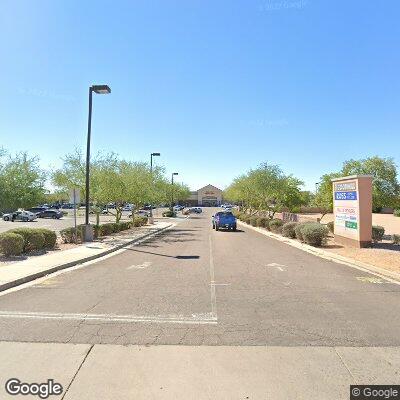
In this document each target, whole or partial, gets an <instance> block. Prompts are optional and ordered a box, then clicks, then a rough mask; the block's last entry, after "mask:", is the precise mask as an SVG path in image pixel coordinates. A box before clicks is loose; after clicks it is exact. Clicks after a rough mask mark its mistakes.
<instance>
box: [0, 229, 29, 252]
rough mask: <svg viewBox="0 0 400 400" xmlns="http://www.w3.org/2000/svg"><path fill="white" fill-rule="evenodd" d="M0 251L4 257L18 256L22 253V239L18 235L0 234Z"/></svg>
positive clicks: (10, 233)
mask: <svg viewBox="0 0 400 400" xmlns="http://www.w3.org/2000/svg"><path fill="white" fill-rule="evenodd" d="M0 251H1V252H2V253H3V254H4V255H5V256H6V257H9V256H19V255H21V254H22V252H23V251H24V238H23V237H22V236H21V235H19V234H18V233H12V232H4V233H2V234H0Z"/></svg>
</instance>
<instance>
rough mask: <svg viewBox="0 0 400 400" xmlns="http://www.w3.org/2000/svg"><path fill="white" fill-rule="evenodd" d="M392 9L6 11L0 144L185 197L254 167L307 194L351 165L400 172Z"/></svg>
mask: <svg viewBox="0 0 400 400" xmlns="http://www.w3.org/2000/svg"><path fill="white" fill-rule="evenodd" d="M399 17H400V3H399V2H398V1H397V0H385V1H365V0H362V1H361V0H352V1H348V0H346V1H341V0H336V1H329V0H326V1H325V0H261V1H250V0H248V1H215V0H214V1H204V0H202V1H191V0H189V1H183V0H182V1H167V0H164V1H148V0H147V1H117V0H116V1H99V0H96V1H76V0H68V1H66V0H64V1H61V0H59V1H54V0H49V1H42V0H35V1H31V0H26V1H22V0H3V1H2V6H1V13H0V76H1V89H2V90H1V95H0V146H3V147H4V148H6V149H8V150H10V151H12V152H15V151H21V150H28V151H29V152H30V153H32V154H37V155H38V156H39V157H40V159H41V163H42V165H43V166H44V167H48V166H53V167H56V166H59V165H60V164H61V157H62V156H63V155H65V154H66V153H68V152H71V151H73V149H74V147H81V148H82V149H83V148H84V146H85V139H86V125H87V91H88V87H89V85H91V84H96V83H97V84H100V83H106V84H109V85H110V87H111V89H112V94H111V95H109V96H95V97H94V111H93V141H92V150H93V151H94V152H96V151H98V150H103V151H107V150H108V151H114V152H117V153H118V154H120V155H121V157H124V158H128V159H133V160H147V159H148V154H149V153H150V152H151V151H160V152H161V153H162V157H161V159H159V160H157V162H160V163H162V164H163V165H165V167H166V168H167V171H168V173H170V172H172V171H178V172H179V173H180V177H179V178H180V179H181V180H182V181H184V182H186V183H188V184H189V185H190V186H191V187H192V188H194V189H196V188H198V187H200V186H203V185H205V184H207V183H211V184H214V185H216V186H220V187H225V186H226V185H227V184H229V183H230V181H231V180H232V179H233V178H234V177H235V176H237V175H239V174H241V173H242V172H244V171H246V170H248V169H249V168H251V167H255V166H257V165H258V164H259V163H261V162H265V161H266V162H270V163H274V164H280V165H281V166H282V168H283V169H284V170H285V172H287V173H292V174H294V175H295V176H297V177H299V178H301V179H302V180H304V181H305V182H306V186H305V187H306V188H308V189H314V183H315V182H317V181H318V179H319V177H320V176H321V175H322V174H323V173H326V172H331V171H334V170H337V169H339V168H340V166H341V164H342V162H343V161H344V160H347V159H349V158H363V157H367V156H371V155H380V156H384V157H393V158H394V159H395V160H396V162H397V163H398V164H400V145H399V115H400V79H399V74H400V73H399V71H400V52H399V43H400V24H399V23H398V21H399Z"/></svg>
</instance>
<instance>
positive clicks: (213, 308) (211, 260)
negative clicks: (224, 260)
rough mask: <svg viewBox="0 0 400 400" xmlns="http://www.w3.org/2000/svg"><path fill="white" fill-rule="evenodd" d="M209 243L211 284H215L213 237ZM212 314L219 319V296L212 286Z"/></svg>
mask: <svg viewBox="0 0 400 400" xmlns="http://www.w3.org/2000/svg"><path fill="white" fill-rule="evenodd" d="M208 239H209V240H208V243H209V246H210V279H211V282H210V283H213V282H215V272H214V256H213V251H212V240H211V235H210V236H209V237H208ZM211 314H212V315H213V316H214V317H215V318H217V296H216V294H215V285H211Z"/></svg>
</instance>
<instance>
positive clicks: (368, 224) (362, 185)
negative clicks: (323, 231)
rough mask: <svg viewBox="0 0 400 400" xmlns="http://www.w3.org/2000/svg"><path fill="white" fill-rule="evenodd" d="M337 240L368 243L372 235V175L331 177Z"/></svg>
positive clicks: (362, 245) (365, 245)
mask: <svg viewBox="0 0 400 400" xmlns="http://www.w3.org/2000/svg"><path fill="white" fill-rule="evenodd" d="M332 182H333V213H334V224H335V228H334V232H335V242H338V243H341V244H344V245H349V246H353V247H369V246H370V245H371V235H372V176H370V175H353V176H346V177H343V178H336V179H332Z"/></svg>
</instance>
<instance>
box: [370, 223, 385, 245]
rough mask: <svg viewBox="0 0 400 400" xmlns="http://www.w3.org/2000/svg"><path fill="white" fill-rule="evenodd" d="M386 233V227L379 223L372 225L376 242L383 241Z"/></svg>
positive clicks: (373, 237)
mask: <svg viewBox="0 0 400 400" xmlns="http://www.w3.org/2000/svg"><path fill="white" fill-rule="evenodd" d="M384 234H385V228H384V227H383V226H379V225H373V226H372V240H373V241H374V243H378V242H381V241H382V239H383V235H384Z"/></svg>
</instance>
